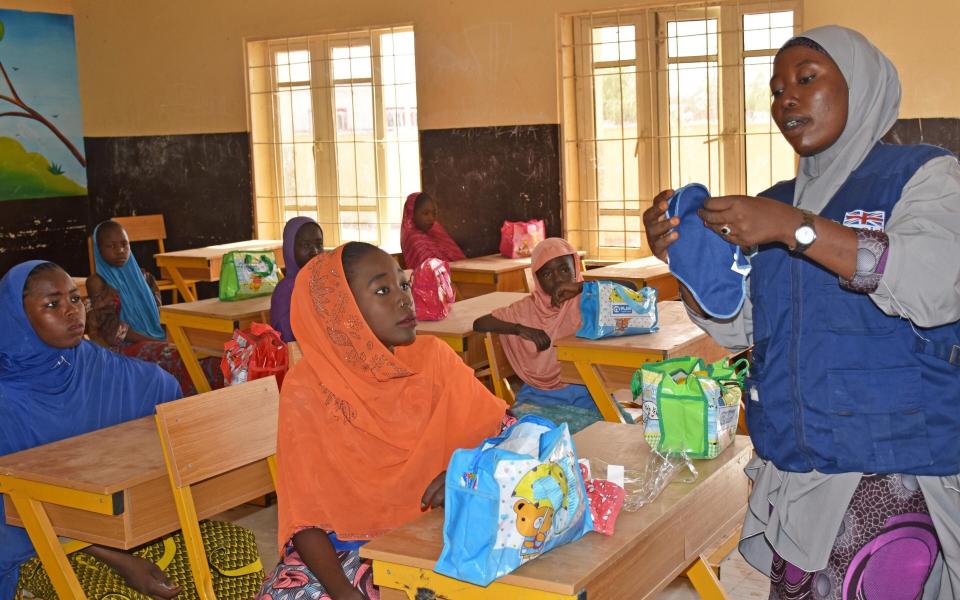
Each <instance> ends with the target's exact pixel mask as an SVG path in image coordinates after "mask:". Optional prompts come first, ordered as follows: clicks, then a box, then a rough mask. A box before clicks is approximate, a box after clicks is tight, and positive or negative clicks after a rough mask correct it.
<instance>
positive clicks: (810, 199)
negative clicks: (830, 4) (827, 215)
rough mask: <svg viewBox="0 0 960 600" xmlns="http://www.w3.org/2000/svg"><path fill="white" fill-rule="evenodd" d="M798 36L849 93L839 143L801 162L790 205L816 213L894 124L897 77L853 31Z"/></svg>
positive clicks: (809, 32) (818, 31)
mask: <svg viewBox="0 0 960 600" xmlns="http://www.w3.org/2000/svg"><path fill="white" fill-rule="evenodd" d="M799 37H805V38H807V39H811V40H813V41H815V42H817V43H818V44H820V46H821V47H822V48H823V49H824V50H826V51H827V52H828V53H829V54H830V58H832V59H833V62H835V63H836V64H837V67H839V68H840V73H841V74H843V78H844V79H846V81H847V88H848V90H849V95H848V106H847V123H846V125H845V126H844V128H843V133H841V134H840V138H839V139H837V141H836V142H834V143H833V145H831V146H830V147H829V148H827V149H826V150H824V151H822V152H820V153H819V154H814V155H813V156H804V157H801V158H800V168H799V170H798V171H797V185H796V188H795V190H794V197H793V204H794V206H799V207H801V208H805V209H807V210H809V211H810V212H814V213H819V212H820V211H821V210H823V208H824V207H825V206H826V205H827V203H828V202H829V201H830V199H831V198H832V197H833V195H834V194H835V193H836V191H837V190H838V189H840V186H841V185H843V182H845V181H846V180H847V177H849V176H850V173H852V172H853V171H854V169H856V168H857V167H858V166H860V163H862V162H863V159H865V158H866V157H867V154H869V153H870V151H871V150H872V149H873V147H874V145H875V144H876V143H877V142H878V141H880V138H882V137H883V134H885V133H886V132H887V131H888V130H889V129H890V128H891V127H893V124H894V123H896V122H897V114H898V113H899V112H900V77H899V76H898V75H897V69H896V67H894V66H893V63H891V62H890V59H888V58H887V57H886V56H885V55H884V54H883V53H882V52H880V50H878V49H877V47H876V46H874V45H873V44H871V43H870V41H869V40H868V39H867V38H865V37H863V35H862V34H860V33H858V32H856V31H854V30H852V29H847V28H846V27H839V26H837V25H827V26H824V27H817V28H815V29H809V30H807V31H804V32H803V33H802V34H800V36H799Z"/></svg>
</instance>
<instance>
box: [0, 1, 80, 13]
mask: <svg viewBox="0 0 960 600" xmlns="http://www.w3.org/2000/svg"><path fill="white" fill-rule="evenodd" d="M0 8H8V9H12V10H26V11H31V12H47V13H57V14H61V15H68V14H70V13H72V12H73V1H72V0H0Z"/></svg>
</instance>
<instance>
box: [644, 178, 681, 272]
mask: <svg viewBox="0 0 960 600" xmlns="http://www.w3.org/2000/svg"><path fill="white" fill-rule="evenodd" d="M672 195H673V190H663V191H662V192H660V193H659V194H657V197H656V198H654V199H653V204H652V205H651V206H650V208H648V209H647V210H645V211H643V228H644V230H646V232H647V244H648V245H649V246H650V251H651V252H653V255H654V256H656V257H657V258H659V259H660V260H662V261H664V262H666V261H667V248H669V247H670V244H672V243H674V242H675V241H677V238H678V237H680V234H679V233H677V232H676V231H671V230H672V229H673V228H674V227H676V226H677V225H679V224H680V218H679V217H673V218H671V219H667V218H666V212H667V202H668V201H669V200H670V196H672Z"/></svg>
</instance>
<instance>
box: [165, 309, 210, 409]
mask: <svg viewBox="0 0 960 600" xmlns="http://www.w3.org/2000/svg"><path fill="white" fill-rule="evenodd" d="M167 331H169V332H170V337H171V338H173V343H174V344H176V346H177V352H179V353H180V358H181V359H182V360H183V364H184V366H185V367H187V373H189V374H190V379H191V380H192V381H193V385H194V387H196V388H197V393H198V394H204V393H206V392H209V391H210V382H209V381H207V376H206V375H204V374H203V369H201V368H200V361H198V360H197V353H196V352H194V351H193V346H192V345H190V340H189V339H187V333H186V332H185V331H184V330H183V327H181V326H179V325H171V324H169V323H168V324H167Z"/></svg>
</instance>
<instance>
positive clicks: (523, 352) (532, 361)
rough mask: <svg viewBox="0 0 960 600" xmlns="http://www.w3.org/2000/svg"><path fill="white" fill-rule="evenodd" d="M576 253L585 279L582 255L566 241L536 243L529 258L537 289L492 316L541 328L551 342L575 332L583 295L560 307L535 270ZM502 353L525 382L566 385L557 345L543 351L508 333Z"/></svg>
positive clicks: (575, 259)
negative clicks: (581, 263)
mask: <svg viewBox="0 0 960 600" xmlns="http://www.w3.org/2000/svg"><path fill="white" fill-rule="evenodd" d="M567 255H573V269H574V271H573V272H574V275H575V277H576V281H583V275H581V274H580V258H579V257H578V256H577V251H576V250H574V249H573V246H571V245H570V243H569V242H568V241H567V240H564V239H562V238H547V239H545V240H543V241H542V242H540V243H539V244H537V246H536V248H534V249H533V254H532V256H531V257H530V267H531V269H532V270H533V273H534V279H535V281H536V288H535V289H534V290H533V292H531V293H530V295H529V296H527V297H526V298H523V299H522V300H518V301H516V302H514V303H513V304H511V305H510V306H506V307H504V308H500V309H497V310H495V311H493V313H492V314H493V316H494V317H496V318H498V319H500V320H501V321H507V322H510V323H519V324H521V325H526V326H527V327H535V328H537V329H542V330H543V331H545V332H546V333H547V335H548V336H550V341H553V342H555V341H557V340H558V339H560V338H562V337H566V336H568V335H573V334H574V333H576V332H577V329H579V327H580V298H573V299H571V300H567V301H566V302H564V303H563V304H562V305H560V307H559V308H558V307H556V306H554V305H553V300H552V298H550V296H549V295H548V294H547V293H546V292H545V291H543V288H541V287H540V280H539V279H536V273H537V271H539V270H540V267H542V266H543V265H545V264H547V263H548V262H550V261H551V260H553V259H555V258H557V257H559V256H567ZM500 342H501V344H503V352H504V354H506V355H507V359H508V360H509V361H510V365H511V366H512V367H513V370H514V371H516V372H517V375H519V376H520V379H522V380H523V381H524V383H528V384H530V385H532V386H533V387H535V388H539V389H541V390H558V389H560V388H563V387H566V384H564V383H561V382H560V363H559V362H558V361H557V348H556V346H550V347H549V348H547V349H546V350H544V351H543V352H539V351H537V346H536V345H535V344H534V343H533V342H531V341H529V340H525V339H523V338H522V337H520V336H517V335H505V336H502V337H501V338H500Z"/></svg>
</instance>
